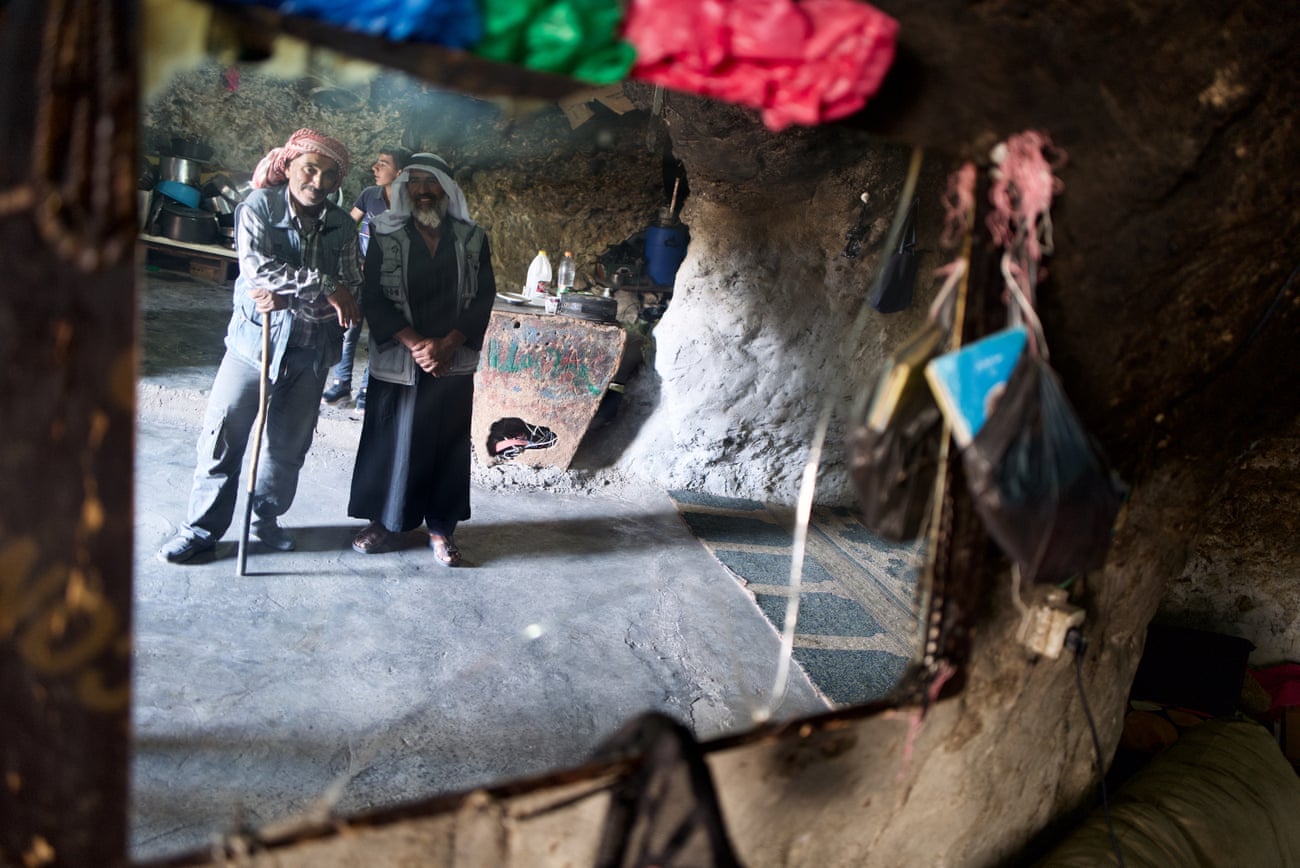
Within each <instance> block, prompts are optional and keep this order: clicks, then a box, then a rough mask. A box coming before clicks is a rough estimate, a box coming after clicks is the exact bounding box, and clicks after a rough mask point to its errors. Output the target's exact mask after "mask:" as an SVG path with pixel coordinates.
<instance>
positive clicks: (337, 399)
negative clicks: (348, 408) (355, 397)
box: [320, 380, 352, 407]
mask: <svg viewBox="0 0 1300 868" xmlns="http://www.w3.org/2000/svg"><path fill="white" fill-rule="evenodd" d="M351 397H352V381H351V380H335V381H333V382H332V383H330V385H329V388H327V389H326V390H325V391H324V392H323V393H321V396H320V400H321V403H322V404H328V405H330V406H331V407H342V406H343V405H344V404H346V403H347V402H348V399H349V398H351Z"/></svg>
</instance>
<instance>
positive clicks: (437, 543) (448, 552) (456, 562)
mask: <svg viewBox="0 0 1300 868" xmlns="http://www.w3.org/2000/svg"><path fill="white" fill-rule="evenodd" d="M429 548H431V549H433V557H434V559H435V560H437V561H438V563H440V564H442V565H443V566H444V567H458V566H460V549H458V548H456V543H455V541H453V540H451V539H448V538H447V537H443V536H437V535H436V534H429Z"/></svg>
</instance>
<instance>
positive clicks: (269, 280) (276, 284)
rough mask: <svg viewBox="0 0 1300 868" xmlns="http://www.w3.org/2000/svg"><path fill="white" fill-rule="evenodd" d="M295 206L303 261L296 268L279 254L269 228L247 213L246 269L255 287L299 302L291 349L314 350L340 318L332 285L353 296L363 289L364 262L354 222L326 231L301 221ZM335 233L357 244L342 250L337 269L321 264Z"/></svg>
mask: <svg viewBox="0 0 1300 868" xmlns="http://www.w3.org/2000/svg"><path fill="white" fill-rule="evenodd" d="M285 198H286V199H287V201H288V205H289V221H290V223H291V224H292V226H293V229H294V230H295V231H294V232H291V233H290V237H291V239H292V240H294V241H296V243H297V253H298V261H299V262H300V263H301V265H294V264H292V263H290V262H287V261H285V258H284V254H283V253H277V251H276V250H275V249H274V246H273V245H272V243H271V234H270V233H268V232H267V229H268V228H269V227H268V226H267V225H266V224H265V223H264V222H263V221H261V220H259V219H257V218H256V217H255V216H254V215H253V214H252V213H251V212H248V211H247V210H246V209H241V213H240V216H239V230H238V232H239V235H240V236H241V241H242V242H243V243H241V244H240V251H239V254H240V269H241V271H242V272H243V273H244V274H250V275H253V278H252V281H251V282H252V283H253V285H254V286H257V287H259V288H262V289H267V290H269V291H271V292H274V293H276V294H278V295H290V296H293V299H292V302H291V304H290V307H289V310H288V314H289V317H290V320H291V321H292V323H293V324H292V326H291V327H290V332H289V346H292V347H310V346H314V345H315V343H316V341H317V339H318V335H319V334H320V333H321V328H320V326H321V324H322V323H325V322H328V321H330V320H335V319H336V317H337V316H338V314H337V313H335V311H334V308H333V306H332V305H330V303H329V300H328V299H327V297H326V294H325V290H326V289H327V288H329V289H330V291H331V292H332V291H333V287H332V286H330V284H335V285H340V286H343V287H346V288H347V289H348V290H349V291H350V292H352V294H353V295H356V294H357V291H358V288H359V287H360V286H361V262H360V256H359V253H358V248H357V244H356V230H355V228H354V227H353V226H352V225H351V223H350V222H349V223H348V224H347V225H338V226H333V227H328V228H326V229H324V230H323V231H322V230H321V229H320V226H321V221H320V220H319V219H317V218H315V217H312V216H310V215H299V214H298V213H297V210H296V209H295V208H294V202H293V199H292V198H291V197H289V196H287V195H286V197H285ZM331 232H347V233H349V234H350V236H351V237H350V239H349V240H350V241H351V243H345V244H342V245H341V246H339V255H338V263H337V264H336V267H335V268H333V269H331V268H330V267H329V265H330V264H329V263H328V262H321V261H320V260H321V258H322V252H323V251H324V250H326V249H328V248H329V247H330V246H331V245H329V244H327V243H324V241H325V236H327V235H328V234H329V233H331Z"/></svg>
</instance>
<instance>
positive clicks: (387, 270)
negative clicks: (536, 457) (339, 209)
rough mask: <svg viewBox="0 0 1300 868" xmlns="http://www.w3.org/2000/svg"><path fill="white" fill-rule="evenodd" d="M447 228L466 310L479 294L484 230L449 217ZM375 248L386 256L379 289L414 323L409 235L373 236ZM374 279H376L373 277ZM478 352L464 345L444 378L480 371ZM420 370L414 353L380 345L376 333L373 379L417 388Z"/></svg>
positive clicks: (372, 339) (390, 343)
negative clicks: (408, 283) (408, 284)
mask: <svg viewBox="0 0 1300 868" xmlns="http://www.w3.org/2000/svg"><path fill="white" fill-rule="evenodd" d="M444 225H449V226H450V227H451V229H452V232H451V235H452V238H453V240H454V241H455V245H456V268H457V294H458V297H459V301H460V306H459V308H458V310H460V311H462V312H463V311H464V310H465V309H466V308H468V307H469V306H470V305H471V304H472V303H473V302H474V299H475V297H476V296H477V294H478V291H479V267H480V252H481V251H482V249H483V238H484V235H483V230H482V229H481V228H480V227H478V226H476V225H474V224H473V223H466V222H465V221H463V220H457V219H455V218H451V217H449V218H447V222H446V224H444ZM370 243H371V245H372V246H376V245H377V246H379V248H380V250H381V251H382V253H383V270H382V271H381V272H380V275H379V286H380V289H381V290H382V291H383V293H384V297H385V298H387V299H388V300H389V301H391V302H392V303H393V305H394V307H396V308H397V309H398V310H400V311H401V312H402V315H403V316H404V317H406V321H407V322H408V323H409V322H410V321H411V303H410V299H409V297H408V295H407V289H406V272H407V256H408V255H409V254H410V236H408V235H407V234H406V230H405V229H399V230H397V231H396V232H391V233H388V234H385V235H372V236H371V239H370ZM372 279H373V278H372ZM478 359H479V351H478V350H476V349H471V348H470V347H467V346H464V345H461V346H459V347H457V348H456V352H455V355H453V356H452V361H451V370H450V371H448V372H447V374H446V375H445V376H455V375H458V374H462V375H463V374H473V373H474V372H475V371H476V370H478ZM418 373H419V368H418V366H417V365H416V364H415V359H413V358H411V351H410V350H408V349H407V348H406V347H405V346H403V345H402V344H401V343H400V342H399V341H396V340H391V341H386V342H384V343H382V344H381V343H379V342H377V341H376V340H375V336H374V333H373V332H372V333H371V335H370V376H372V377H375V378H377V379H380V380H383V381H384V382H386V383H399V384H401V385H404V386H413V385H415V382H416V379H417V376H418Z"/></svg>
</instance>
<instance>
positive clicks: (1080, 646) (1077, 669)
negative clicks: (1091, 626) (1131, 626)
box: [1065, 627, 1124, 868]
mask: <svg viewBox="0 0 1300 868" xmlns="http://www.w3.org/2000/svg"><path fill="white" fill-rule="evenodd" d="M1086 644H1087V643H1086V642H1085V641H1084V638H1083V634H1082V633H1080V632H1079V628H1077V627H1073V628H1071V629H1070V631H1069V632H1068V633H1066V634H1065V647H1067V648H1072V649H1073V650H1074V683H1075V686H1077V687H1078V688H1079V702H1081V703H1082V704H1083V716H1084V717H1086V718H1087V719H1088V729H1089V731H1091V732H1092V747H1093V750H1095V751H1096V753H1097V769H1098V771H1100V772H1101V809H1102V813H1103V814H1105V816H1106V833H1107V834H1108V835H1110V846H1111V847H1112V848H1113V849H1114V850H1115V858H1116V859H1117V860H1119V865H1120V868H1124V854H1123V853H1122V852H1121V851H1120V849H1119V838H1117V837H1115V824H1114V823H1113V822H1112V821H1111V818H1110V799H1109V798H1108V797H1107V795H1106V768H1105V763H1104V762H1103V761H1102V758H1101V738H1100V737H1099V736H1098V735H1097V724H1096V722H1094V721H1093V719H1092V710H1091V709H1090V708H1088V697H1087V695H1086V694H1084V692H1083V650H1084V647H1085V645H1086Z"/></svg>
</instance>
